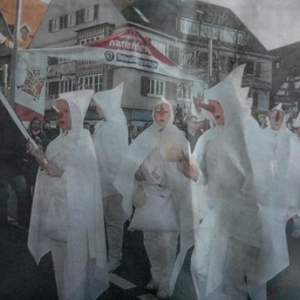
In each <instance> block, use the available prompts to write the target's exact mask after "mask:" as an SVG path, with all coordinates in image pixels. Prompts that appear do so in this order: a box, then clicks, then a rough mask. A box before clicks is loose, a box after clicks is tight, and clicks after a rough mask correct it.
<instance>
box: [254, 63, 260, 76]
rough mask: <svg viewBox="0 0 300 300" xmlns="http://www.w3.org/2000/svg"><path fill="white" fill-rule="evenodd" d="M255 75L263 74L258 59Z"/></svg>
mask: <svg viewBox="0 0 300 300" xmlns="http://www.w3.org/2000/svg"><path fill="white" fill-rule="evenodd" d="M255 75H256V76H257V77H260V75H261V64H260V62H258V61H257V62H256V63H255Z"/></svg>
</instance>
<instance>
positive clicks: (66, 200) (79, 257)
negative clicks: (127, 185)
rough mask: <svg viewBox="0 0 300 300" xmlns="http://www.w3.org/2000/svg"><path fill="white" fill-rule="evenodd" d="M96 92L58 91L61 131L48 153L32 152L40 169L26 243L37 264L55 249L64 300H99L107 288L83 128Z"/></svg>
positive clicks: (92, 161)
mask: <svg viewBox="0 0 300 300" xmlns="http://www.w3.org/2000/svg"><path fill="white" fill-rule="evenodd" d="M93 94H94V91H93V90H82V91H78V92H69V93H64V94H60V98H59V99H58V100H57V101H56V104H55V110H56V111H57V123H58V125H59V127H60V129H61V133H60V135H59V136H58V137H57V138H56V139H55V140H53V141H52V142H51V143H50V144H49V145H48V148H47V150H46V154H44V152H43V151H42V150H41V149H37V150H34V151H31V153H32V154H33V155H34V156H35V157H36V159H37V161H38V163H39V165H40V167H41V168H40V170H39V173H38V177H37V183H36V188H35V193H34V198H33V207H32V214H31V222H30V228H29V236H28V247H29V250H30V252H31V253H32V255H33V257H34V259H35V261H36V263H39V262H40V260H41V258H42V257H43V256H44V255H45V254H46V253H47V252H49V251H51V253H52V260H53V264H54V273H55V279H56V285H57V292H58V297H59V299H60V300H95V299H96V298H98V297H99V295H100V294H101V293H102V292H103V291H104V290H106V289H107V287H108V271H107V257H106V242H105V233H104V220H103V208H102V195H101V185H100V184H99V182H100V174H99V170H98V164H97V157H96V153H95V149H94V145H93V141H92V139H91V135H90V133H89V132H88V131H87V130H85V129H83V120H84V115H85V113H86V110H87V107H88V105H89V102H90V99H91V97H92V95H93ZM79 183H80V184H79Z"/></svg>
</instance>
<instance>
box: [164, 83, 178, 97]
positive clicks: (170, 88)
mask: <svg viewBox="0 0 300 300" xmlns="http://www.w3.org/2000/svg"><path fill="white" fill-rule="evenodd" d="M166 99H169V100H177V84H176V83H173V82H166Z"/></svg>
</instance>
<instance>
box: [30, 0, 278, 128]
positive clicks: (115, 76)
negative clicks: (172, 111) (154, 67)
mask: <svg viewBox="0 0 300 300" xmlns="http://www.w3.org/2000/svg"><path fill="white" fill-rule="evenodd" d="M126 27H135V28H136V29H137V30H138V31H139V32H140V33H141V34H142V35H143V36H144V37H146V38H147V39H149V40H150V41H151V44H152V45H153V46H154V47H156V48H157V49H158V50H159V51H160V52H161V53H162V54H163V55H165V56H167V57H168V58H170V59H171V60H173V61H174V62H176V63H177V64H178V65H179V66H180V67H182V68H183V69H184V70H185V71H186V72H187V73H188V74H190V75H193V76H195V77H197V78H198V79H200V80H203V81H204V82H207V84H208V86H212V85H213V84H215V83H217V82H218V81H220V80H222V79H223V78H224V77H225V76H226V75H227V74H228V73H229V72H230V71H231V70H232V69H233V68H234V67H235V66H236V65H238V64H241V63H246V64H247V67H246V72H245V77H244V85H245V86H250V88H251V95H250V96H252V97H253V100H254V106H255V107H256V108H258V109H259V110H266V109H268V108H269V96H270V90H271V84H272V56H270V54H268V53H267V51H266V49H265V48H264V47H263V46H262V45H261V44H260V43H259V42H258V40H257V39H256V38H255V37H254V36H253V35H252V34H251V32H249V30H248V29H247V28H246V27H245V26H244V24H243V23H242V22H241V21H240V20H239V19H238V18H237V17H236V16H235V15H234V14H233V13H232V11H231V10H229V9H227V8H224V7H220V6H215V5H212V4H208V3H205V2H201V1H183V0H164V1H161V0H101V1H99V0H98V1H97V0H86V1H80V0H68V1H60V0H52V1H51V4H50V6H49V8H48V11H47V13H46V15H45V17H44V19H43V21H42V23H41V25H40V27H39V29H38V31H37V33H36V35H35V37H34V39H33V41H32V43H31V48H44V47H64V46H73V45H83V44H86V43H89V42H92V41H95V40H98V39H102V38H103V37H106V36H108V35H110V34H111V33H113V32H115V31H118V30H121V29H122V28H126ZM48 63H49V72H48V78H47V88H46V93H47V96H46V97H47V100H46V102H47V104H46V109H49V108H50V106H51V104H52V101H53V99H55V98H56V97H57V95H58V94H59V93H61V92H68V91H71V90H77V89H82V88H93V89H95V91H99V90H105V89H110V88H112V87H114V86H116V85H117V84H118V83H120V82H123V81H124V82H125V90H124V95H123V99H122V106H123V108H124V110H125V112H126V115H127V118H128V120H129V122H135V123H136V124H138V125H142V124H143V123H145V122H148V121H150V120H151V115H150V109H151V107H153V103H155V102H156V101H157V99H158V98H160V97H161V96H164V97H165V98H167V99H170V100H173V101H174V103H175V104H176V105H177V108H178V110H177V112H179V117H182V115H181V114H182V112H183V113H184V112H187V111H188V110H189V109H190V105H191V99H192V97H193V96H200V97H201V96H203V86H199V87H198V86H196V85H195V84H193V83H191V82H188V81H180V80H178V79H174V78H172V77H171V76H170V77H166V76H162V75H158V74H154V73H149V72H142V71H139V70H135V69H128V68H127V69H126V68H116V67H108V66H107V65H103V64H98V63H96V62H90V61H70V60H67V59H58V58H49V61H48ZM90 115H91V116H92V117H91V118H93V116H94V114H93V112H90Z"/></svg>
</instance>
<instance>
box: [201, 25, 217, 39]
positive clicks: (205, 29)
mask: <svg viewBox="0 0 300 300" xmlns="http://www.w3.org/2000/svg"><path fill="white" fill-rule="evenodd" d="M219 35H220V29H219V28H218V27H216V26H212V25H210V24H203V25H202V26H201V32H200V36H202V37H204V38H209V39H213V40H217V39H218V38H219Z"/></svg>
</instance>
